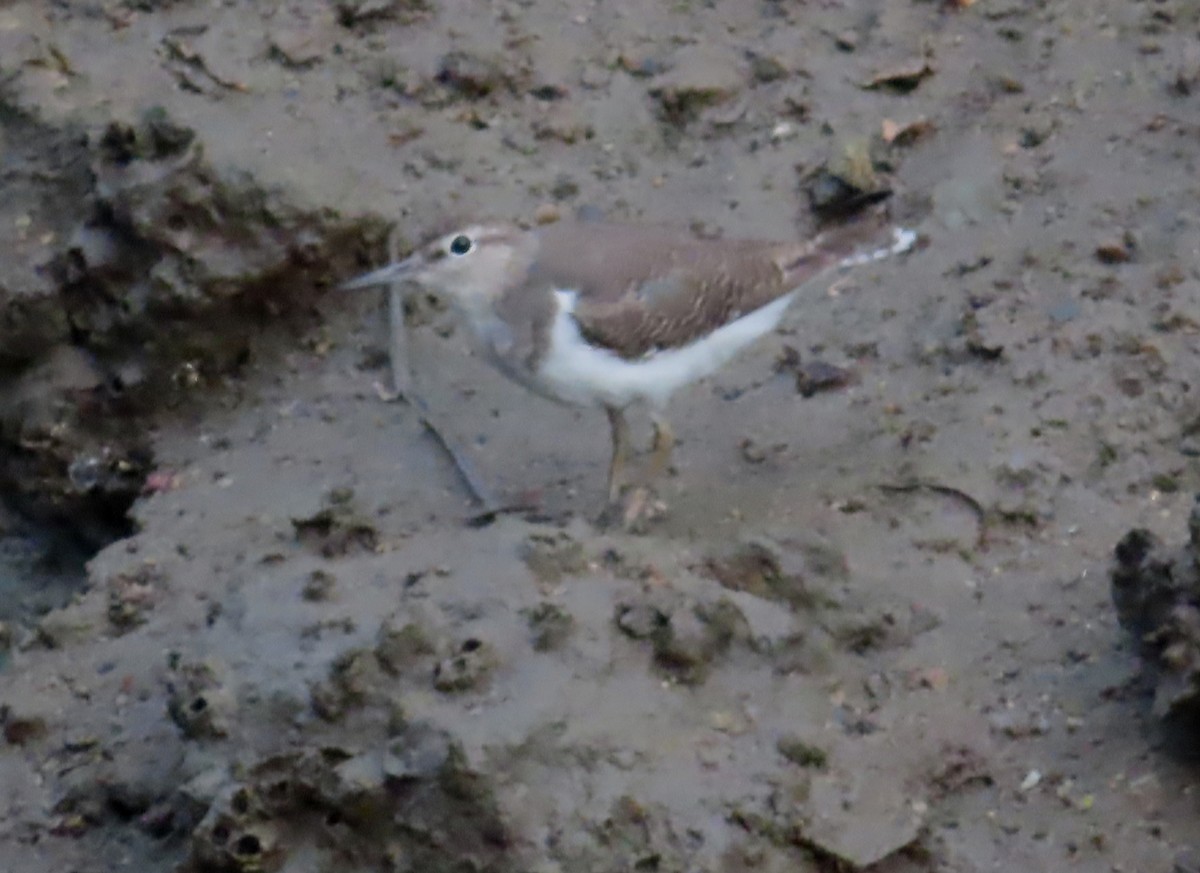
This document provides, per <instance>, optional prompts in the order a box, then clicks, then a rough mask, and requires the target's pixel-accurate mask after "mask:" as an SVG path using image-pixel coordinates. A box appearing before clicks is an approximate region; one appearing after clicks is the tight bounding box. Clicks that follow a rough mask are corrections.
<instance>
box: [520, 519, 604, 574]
mask: <svg viewBox="0 0 1200 873" xmlns="http://www.w3.org/2000/svg"><path fill="white" fill-rule="evenodd" d="M521 558H522V559H523V560H524V561H525V565H526V566H527V567H529V569H530V571H531V572H532V573H533V575H534V576H536V577H537V579H538V581H540V582H542V583H543V584H544V585H557V584H558V583H559V582H561V581H562V580H563V579H564V578H566V577H567V576H576V575H578V574H580V573H583V572H584V571H586V570H587V566H588V562H587V556H586V555H585V554H584V551H583V545H582V544H581V543H580V542H579V541H578V540H576V539H575V538H574V537H572V536H571V535H570V534H569V533H567V532H566V531H555V532H550V533H534V534H530V535H529V537H528V539H526V540H525V542H524V544H523V545H522V546H521Z"/></svg>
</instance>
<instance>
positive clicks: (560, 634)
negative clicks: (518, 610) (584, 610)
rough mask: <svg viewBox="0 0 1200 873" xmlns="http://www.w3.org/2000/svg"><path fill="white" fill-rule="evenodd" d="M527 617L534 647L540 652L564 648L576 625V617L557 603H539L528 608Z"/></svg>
mask: <svg viewBox="0 0 1200 873" xmlns="http://www.w3.org/2000/svg"><path fill="white" fill-rule="evenodd" d="M525 617H526V619H528V621H529V629H530V631H531V632H532V633H533V648H534V649H535V650H536V651H539V652H549V651H554V650H555V649H560V648H562V647H563V645H564V644H565V643H566V641H567V639H568V637H570V635H571V630H572V629H573V628H574V626H575V619H574V617H573V616H572V615H571V614H570V613H569V612H567V611H566V610H565V609H563V608H562V607H561V606H559V605H557V604H555V603H549V602H543V603H539V604H538V605H537V606H535V607H534V608H533V609H529V610H526V611H525Z"/></svg>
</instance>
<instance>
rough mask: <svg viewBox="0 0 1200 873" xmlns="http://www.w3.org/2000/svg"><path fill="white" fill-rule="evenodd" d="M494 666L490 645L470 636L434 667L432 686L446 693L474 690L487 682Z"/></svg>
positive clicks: (493, 656)
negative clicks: (454, 651) (455, 650)
mask: <svg viewBox="0 0 1200 873" xmlns="http://www.w3.org/2000/svg"><path fill="white" fill-rule="evenodd" d="M494 668H495V655H494V653H493V651H492V647H491V646H489V645H488V644H487V643H485V642H484V641H483V640H480V639H477V638H475V637H471V638H469V639H466V640H464V641H463V643H462V645H461V646H460V647H459V649H458V651H457V652H456V653H455V654H453V655H451V656H450V657H449V658H446V659H445V660H443V661H441V662H440V663H439V664H438V665H437V667H435V668H434V671H433V687H434V688H436V689H437V690H438V691H442V692H446V693H455V692H461V691H474V690H477V689H479V688H481V687H482V686H483V685H484V684H485V683H486V682H487V680H488V679H489V677H490V676H491V674H492V670H493V669H494Z"/></svg>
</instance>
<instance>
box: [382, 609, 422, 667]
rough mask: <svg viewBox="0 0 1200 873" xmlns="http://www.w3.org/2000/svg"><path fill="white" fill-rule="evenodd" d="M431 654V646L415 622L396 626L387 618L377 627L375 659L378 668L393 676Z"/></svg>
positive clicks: (393, 620)
mask: <svg viewBox="0 0 1200 873" xmlns="http://www.w3.org/2000/svg"><path fill="white" fill-rule="evenodd" d="M433 652H434V647H433V644H432V643H431V642H430V641H429V638H428V636H426V634H425V631H424V630H422V629H421V626H420V625H419V624H417V623H416V622H412V621H410V622H406V623H404V624H402V625H397V622H396V621H395V619H392V618H389V619H387V620H386V621H384V622H383V624H381V625H380V626H379V633H378V634H376V636H375V657H376V658H378V659H379V666H381V667H382V668H383V669H384V671H385V672H387V673H390V674H391V675H393V676H397V675H399V674H401V673H403V672H404V671H405V670H406V669H408V668H409V667H411V666H412V665H413V664H414V663H417V662H418V661H420V660H421V659H422V658H424V657H426V656H428V655H432V654H433Z"/></svg>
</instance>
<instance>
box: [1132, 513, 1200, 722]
mask: <svg viewBox="0 0 1200 873" xmlns="http://www.w3.org/2000/svg"><path fill="white" fill-rule="evenodd" d="M1188 534H1189V539H1188V542H1186V543H1185V544H1184V545H1182V546H1181V547H1177V548H1174V549H1168V548H1167V547H1166V546H1165V545H1164V544H1163V543H1162V542H1161V541H1160V540H1159V539H1158V538H1157V537H1156V536H1155V535H1154V534H1152V533H1151V532H1149V531H1147V530H1143V529H1135V530H1131V531H1130V532H1129V533H1127V534H1126V535H1125V536H1124V537H1122V538H1121V541H1120V542H1119V543H1117V547H1116V550H1115V552H1114V561H1113V565H1112V570H1111V580H1112V598H1113V603H1114V605H1115V606H1116V609H1117V618H1118V620H1119V621H1120V623H1121V626H1122V627H1123V628H1125V630H1126V631H1127V632H1129V633H1130V634H1131V635H1132V636H1133V638H1134V639H1135V640H1136V641H1137V644H1138V647H1139V649H1140V650H1141V652H1142V655H1143V657H1144V659H1145V663H1146V667H1147V669H1148V671H1149V672H1150V674H1151V675H1152V676H1153V678H1154V681H1155V696H1154V714H1155V715H1156V716H1157V717H1159V718H1161V719H1165V720H1172V721H1180V722H1187V723H1189V724H1193V725H1200V607H1197V606H1196V604H1197V603H1200V496H1198V497H1197V501H1196V503H1195V504H1194V505H1193V509H1192V513H1191V516H1190V518H1189V520H1188Z"/></svg>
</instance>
